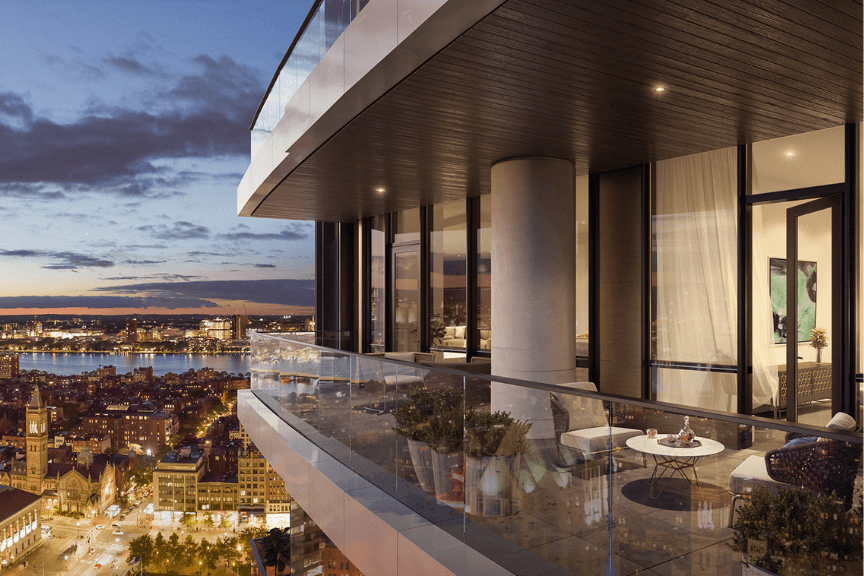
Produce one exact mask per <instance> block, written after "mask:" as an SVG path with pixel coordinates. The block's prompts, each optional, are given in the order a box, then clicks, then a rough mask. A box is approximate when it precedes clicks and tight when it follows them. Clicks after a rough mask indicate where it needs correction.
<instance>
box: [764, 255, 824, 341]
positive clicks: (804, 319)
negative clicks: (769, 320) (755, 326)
mask: <svg viewBox="0 0 864 576" xmlns="http://www.w3.org/2000/svg"><path fill="white" fill-rule="evenodd" d="M768 260H769V262H768V266H769V277H770V280H771V288H770V290H771V294H770V296H771V314H772V316H773V317H774V336H773V343H774V344H785V343H786V333H787V329H788V328H787V322H786V259H785V258H769V259H768ZM797 272H798V342H806V341H807V340H808V339H809V338H810V331H811V330H813V328H814V327H815V326H816V262H806V261H803V260H799V261H798V271H797Z"/></svg>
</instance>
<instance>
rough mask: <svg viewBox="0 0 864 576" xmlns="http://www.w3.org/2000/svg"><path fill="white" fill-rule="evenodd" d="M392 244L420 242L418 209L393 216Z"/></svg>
mask: <svg viewBox="0 0 864 576" xmlns="http://www.w3.org/2000/svg"><path fill="white" fill-rule="evenodd" d="M392 222H393V242H419V241H420V209H419V208H411V209H409V210H403V211H402V212H397V213H396V214H394V215H393V218H392Z"/></svg>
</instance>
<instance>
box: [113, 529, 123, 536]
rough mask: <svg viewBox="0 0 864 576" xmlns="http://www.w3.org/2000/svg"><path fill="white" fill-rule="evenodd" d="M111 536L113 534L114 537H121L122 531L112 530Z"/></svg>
mask: <svg viewBox="0 0 864 576" xmlns="http://www.w3.org/2000/svg"><path fill="white" fill-rule="evenodd" d="M112 534H114V535H115V536H122V535H123V531H122V530H114V532H112Z"/></svg>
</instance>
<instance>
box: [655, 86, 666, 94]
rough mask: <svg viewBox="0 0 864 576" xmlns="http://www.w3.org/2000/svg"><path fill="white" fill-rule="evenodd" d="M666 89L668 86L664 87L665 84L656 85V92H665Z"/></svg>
mask: <svg viewBox="0 0 864 576" xmlns="http://www.w3.org/2000/svg"><path fill="white" fill-rule="evenodd" d="M665 91H666V88H664V87H663V86H655V87H654V92H657V93H660V92H665Z"/></svg>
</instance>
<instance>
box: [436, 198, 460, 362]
mask: <svg viewBox="0 0 864 576" xmlns="http://www.w3.org/2000/svg"><path fill="white" fill-rule="evenodd" d="M466 223H467V211H466V208H465V201H464V200H457V201H455V202H448V203H446V204H436V205H435V206H432V207H431V208H429V291H430V302H429V304H430V306H429V343H430V345H432V346H443V347H448V348H465V347H466V342H467V338H468V335H467V334H466V333H465V331H466V329H467V326H468V319H467V312H468V311H467V309H466V296H467V282H468V276H467V270H466V263H467V252H468V238H467V235H466V234H467V232H466V230H467V225H466Z"/></svg>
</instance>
